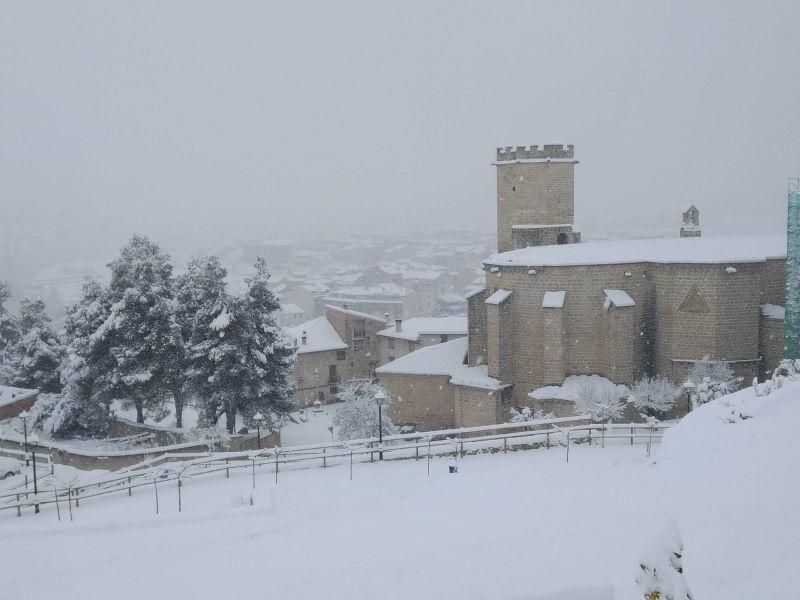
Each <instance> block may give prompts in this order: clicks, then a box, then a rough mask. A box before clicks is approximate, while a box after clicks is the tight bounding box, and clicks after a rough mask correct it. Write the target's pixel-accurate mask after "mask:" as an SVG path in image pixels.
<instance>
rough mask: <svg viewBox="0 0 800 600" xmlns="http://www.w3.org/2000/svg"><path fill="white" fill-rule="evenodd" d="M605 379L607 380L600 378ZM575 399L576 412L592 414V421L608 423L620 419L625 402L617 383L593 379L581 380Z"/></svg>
mask: <svg viewBox="0 0 800 600" xmlns="http://www.w3.org/2000/svg"><path fill="white" fill-rule="evenodd" d="M599 381H605V380H599ZM577 396H578V397H577V399H576V400H575V414H579V415H591V417H592V421H595V422H597V423H600V422H603V423H608V422H611V421H616V420H618V419H619V418H620V417H621V416H622V413H623V411H624V410H625V404H624V401H623V399H622V398H620V395H619V391H618V389H617V386H615V385H613V384H612V385H602V384H599V383H598V382H595V381H592V380H586V381H583V382H581V384H580V385H579V386H578V394H577Z"/></svg>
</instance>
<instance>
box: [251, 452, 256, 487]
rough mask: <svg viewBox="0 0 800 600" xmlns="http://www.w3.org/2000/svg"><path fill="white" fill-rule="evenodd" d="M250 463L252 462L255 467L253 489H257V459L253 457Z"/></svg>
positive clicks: (253, 467)
mask: <svg viewBox="0 0 800 600" xmlns="http://www.w3.org/2000/svg"><path fill="white" fill-rule="evenodd" d="M250 463H251V464H252V469H253V489H256V459H255V458H251V459H250Z"/></svg>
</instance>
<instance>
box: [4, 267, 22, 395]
mask: <svg viewBox="0 0 800 600" xmlns="http://www.w3.org/2000/svg"><path fill="white" fill-rule="evenodd" d="M10 297H11V286H9V285H8V283H6V282H5V281H2V280H0V383H3V382H6V383H10V379H11V377H12V372H11V366H10V365H9V364H8V359H9V353H10V351H11V348H12V347H13V345H14V344H16V343H17V341H18V340H19V337H20V333H19V323H18V322H17V319H16V318H15V317H14V315H12V314H11V313H10V312H9V311H8V309H7V308H6V303H7V302H8V299H9V298H10Z"/></svg>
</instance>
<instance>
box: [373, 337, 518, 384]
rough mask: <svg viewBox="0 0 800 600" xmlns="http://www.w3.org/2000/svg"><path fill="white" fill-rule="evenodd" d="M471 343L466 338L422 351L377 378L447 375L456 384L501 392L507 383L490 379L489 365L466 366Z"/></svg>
mask: <svg viewBox="0 0 800 600" xmlns="http://www.w3.org/2000/svg"><path fill="white" fill-rule="evenodd" d="M468 349H469V340H468V338H466V337H462V338H458V339H455V340H451V341H449V342H444V343H443V344H436V345H435V346H427V347H425V348H420V349H419V350H416V351H415V352H412V353H411V354H406V355H405V356H402V357H400V358H398V359H397V360H394V361H392V362H390V363H388V364H386V365H383V366H382V367H380V368H378V369H377V370H376V373H377V374H378V375H382V374H398V375H445V376H449V377H450V383H452V384H453V385H464V386H469V387H477V388H483V389H486V390H500V389H503V388H505V387H508V385H507V384H504V383H503V382H501V381H499V380H497V379H495V378H494V377H489V369H488V367H487V366H486V365H482V366H476V367H470V366H468V365H466V364H465V362H466V360H467V351H468Z"/></svg>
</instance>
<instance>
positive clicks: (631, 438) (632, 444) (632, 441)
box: [631, 427, 633, 446]
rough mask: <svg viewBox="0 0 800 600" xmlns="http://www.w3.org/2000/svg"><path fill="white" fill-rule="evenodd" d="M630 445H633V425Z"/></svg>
mask: <svg viewBox="0 0 800 600" xmlns="http://www.w3.org/2000/svg"><path fill="white" fill-rule="evenodd" d="M631 446H633V427H631Z"/></svg>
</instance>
